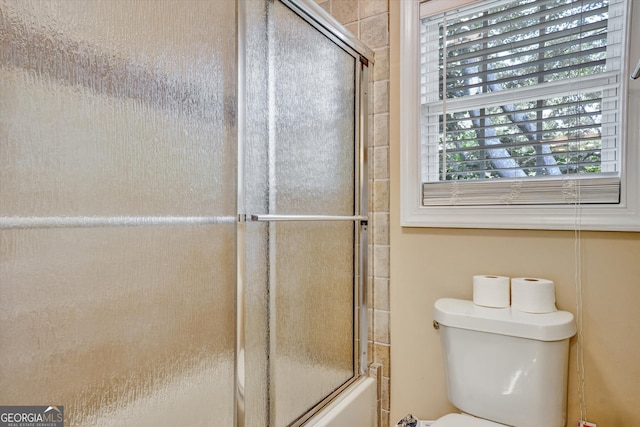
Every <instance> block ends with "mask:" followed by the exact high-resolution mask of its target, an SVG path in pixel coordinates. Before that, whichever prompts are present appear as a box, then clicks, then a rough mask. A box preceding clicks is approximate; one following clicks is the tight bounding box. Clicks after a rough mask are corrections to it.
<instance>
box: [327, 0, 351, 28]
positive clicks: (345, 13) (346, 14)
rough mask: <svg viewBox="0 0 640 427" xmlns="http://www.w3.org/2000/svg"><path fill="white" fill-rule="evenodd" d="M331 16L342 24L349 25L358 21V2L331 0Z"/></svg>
mask: <svg viewBox="0 0 640 427" xmlns="http://www.w3.org/2000/svg"><path fill="white" fill-rule="evenodd" d="M331 14H332V15H333V17H334V18H336V19H337V20H338V21H340V22H341V23H342V24H350V23H352V22H355V21H357V20H358V0H333V1H332V2H331Z"/></svg>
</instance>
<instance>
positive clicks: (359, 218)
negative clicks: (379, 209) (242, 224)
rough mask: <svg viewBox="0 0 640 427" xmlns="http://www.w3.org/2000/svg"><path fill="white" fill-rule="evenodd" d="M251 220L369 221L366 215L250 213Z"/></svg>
mask: <svg viewBox="0 0 640 427" xmlns="http://www.w3.org/2000/svg"><path fill="white" fill-rule="evenodd" d="M248 216H249V218H251V221H360V222H363V221H367V220H368V217H367V216H365V215H278V214H264V215H248Z"/></svg>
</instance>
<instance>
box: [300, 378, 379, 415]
mask: <svg viewBox="0 0 640 427" xmlns="http://www.w3.org/2000/svg"><path fill="white" fill-rule="evenodd" d="M377 407H378V392H377V386H376V381H375V379H373V378H370V377H363V378H361V379H359V380H358V381H356V382H355V383H354V384H352V385H351V386H350V387H348V388H347V389H346V390H345V391H344V392H343V393H341V394H340V396H338V398H337V399H336V400H335V401H334V402H332V403H331V404H330V405H328V406H327V407H326V408H324V409H323V410H322V411H320V412H319V413H317V414H316V415H314V416H313V417H312V418H311V419H309V421H307V423H306V424H305V427H307V426H313V427H345V426H349V427H375V426H377V425H378V423H377V421H378V417H377Z"/></svg>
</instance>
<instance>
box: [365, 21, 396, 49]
mask: <svg viewBox="0 0 640 427" xmlns="http://www.w3.org/2000/svg"><path fill="white" fill-rule="evenodd" d="M387 24H388V18H387V14H384V15H378V16H374V17H372V18H367V19H363V20H362V21H361V22H360V39H361V40H362V41H363V42H364V43H365V44H366V45H367V46H369V48H371V49H380V48H383V47H386V46H388V45H389V31H388V28H387Z"/></svg>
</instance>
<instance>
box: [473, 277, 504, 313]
mask: <svg viewBox="0 0 640 427" xmlns="http://www.w3.org/2000/svg"><path fill="white" fill-rule="evenodd" d="M509 285H510V283H509V278H508V277H504V276H490V275H486V276H473V303H474V304H476V305H481V306H484V307H494V308H504V307H509V303H510V300H511V295H510V290H509Z"/></svg>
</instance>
